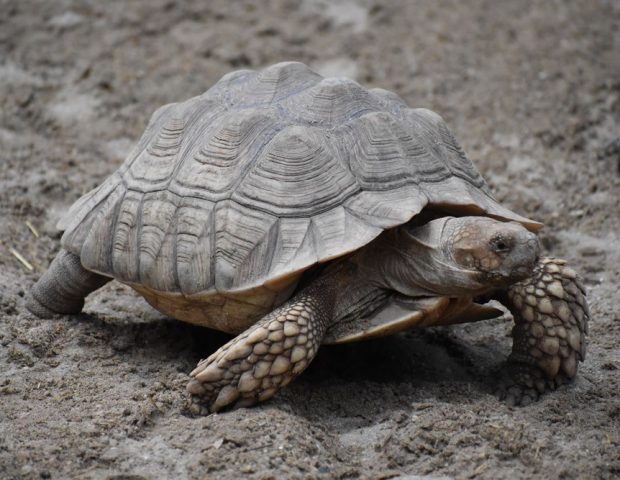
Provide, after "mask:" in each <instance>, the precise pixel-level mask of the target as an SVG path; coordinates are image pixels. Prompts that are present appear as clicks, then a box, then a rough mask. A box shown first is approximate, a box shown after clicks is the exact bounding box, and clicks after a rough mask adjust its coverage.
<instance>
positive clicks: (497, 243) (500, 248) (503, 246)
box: [491, 236, 512, 253]
mask: <svg viewBox="0 0 620 480" xmlns="http://www.w3.org/2000/svg"><path fill="white" fill-rule="evenodd" d="M511 244H512V242H511V241H510V240H509V239H507V238H504V237H501V236H497V237H493V239H492V240H491V247H492V248H493V251H494V252H496V253H508V252H509V251H510V250H511V247H512V245H511Z"/></svg>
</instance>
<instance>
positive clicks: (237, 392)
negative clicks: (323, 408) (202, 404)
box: [187, 290, 331, 412]
mask: <svg viewBox="0 0 620 480" xmlns="http://www.w3.org/2000/svg"><path fill="white" fill-rule="evenodd" d="M324 300H325V298H324V297H321V296H319V295H317V294H316V293H313V291H312V290H310V291H307V292H306V293H304V292H302V293H300V294H299V295H298V296H297V297H295V298H294V299H293V300H291V301H289V302H288V303H286V304H285V305H284V306H282V307H280V308H278V309H276V310H274V311H273V312H271V313H270V314H268V315H267V316H265V317H263V318H262V319H261V320H260V321H258V322H257V323H256V324H255V325H253V326H252V327H251V328H249V329H248V330H246V331H245V332H243V333H242V334H241V335H239V336H238V337H236V338H234V339H232V340H231V341H230V342H228V343H227V344H226V345H224V346H223V347H222V348H220V349H219V350H218V351H216V352H215V353H214V354H213V355H211V356H210V357H209V358H207V359H206V360H201V361H200V363H199V364H198V367H196V369H195V370H194V371H192V372H191V374H190V376H191V377H193V378H192V380H191V381H190V382H189V384H188V385H187V390H188V391H189V392H190V393H191V394H194V395H197V396H201V397H203V398H205V399H206V400H207V402H208V403H209V408H210V410H211V411H213V412H217V411H218V410H221V409H222V408H223V407H225V406H227V405H231V404H233V403H234V402H237V405H238V406H250V405H253V404H254V403H256V402H261V401H263V400H267V399H268V398H271V397H272V396H273V395H274V394H275V393H276V392H277V391H278V390H280V389H281V388H282V387H284V386H285V385H287V384H288V383H290V382H291V381H292V380H293V379H294V378H295V377H297V375H299V374H300V373H301V372H302V371H303V370H304V369H305V368H306V367H307V366H308V364H309V363H310V362H311V361H312V359H313V358H314V357H315V355H316V353H317V350H318V348H319V345H320V344H321V341H322V339H323V335H324V334H325V331H326V330H327V327H328V325H329V323H330V320H331V313H330V312H329V310H330V308H329V306H328V305H326V302H325V301H324Z"/></svg>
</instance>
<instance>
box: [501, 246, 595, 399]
mask: <svg viewBox="0 0 620 480" xmlns="http://www.w3.org/2000/svg"><path fill="white" fill-rule="evenodd" d="M565 264H566V262H565V261H564V260H560V259H554V258H544V259H542V260H541V261H540V263H539V264H538V265H537V267H536V268H535V270H534V274H533V275H532V276H531V277H530V278H528V279H526V280H524V281H522V282H519V283H517V284H515V285H513V286H512V287H510V288H509V290H508V292H507V300H508V302H507V303H508V305H507V306H508V307H509V308H510V310H511V311H512V313H513V316H514V319H515V326H514V328H513V331H512V336H513V342H514V343H513V348H512V353H511V355H510V357H509V359H508V365H507V367H508V374H509V380H508V382H507V383H506V384H505V385H503V386H502V391H501V392H500V396H502V397H504V398H505V400H506V401H507V402H508V403H510V404H513V405H519V404H523V405H525V404H528V403H530V402H532V401H535V400H537V399H538V397H539V395H540V394H542V393H544V392H545V391H548V390H553V389H555V388H557V387H558V386H560V385H562V384H563V383H566V382H568V381H570V380H571V379H572V378H574V377H575V375H576V374H577V364H578V363H579V362H580V361H582V360H584V358H585V353H586V352H585V349H586V338H585V337H586V335H587V333H588V320H589V316H590V314H589V311H588V304H587V301H586V298H585V291H584V289H583V286H582V285H581V283H580V282H579V280H578V279H577V275H576V274H575V272H574V271H573V270H572V269H571V268H568V267H567V266H566V265H565Z"/></svg>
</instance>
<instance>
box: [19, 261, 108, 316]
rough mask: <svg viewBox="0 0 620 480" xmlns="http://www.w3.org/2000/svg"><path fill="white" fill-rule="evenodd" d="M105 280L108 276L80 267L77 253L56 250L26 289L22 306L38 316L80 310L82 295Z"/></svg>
mask: <svg viewBox="0 0 620 480" xmlns="http://www.w3.org/2000/svg"><path fill="white" fill-rule="evenodd" d="M109 281H110V278H107V277H104V276H102V275H99V274H97V273H94V272H90V271H88V270H86V269H85V268H84V267H82V264H81V262H80V257H78V256H77V255H74V254H73V253H70V252H67V251H66V250H60V251H59V252H58V254H57V255H56V258H54V260H53V261H52V263H51V264H50V266H49V268H48V269H47V271H46V272H45V273H44V274H43V276H42V277H41V278H40V279H39V281H38V282H37V283H35V284H34V286H33V287H32V290H30V293H29V295H28V298H27V301H26V308H28V310H30V311H31V312H32V313H34V314H35V315H36V316H38V317H40V318H50V317H53V316H54V315H58V314H72V313H80V312H81V311H82V307H83V306H84V298H85V297H86V296H87V295H88V294H89V293H91V292H93V291H95V290H97V289H98V288H100V287H102V286H103V285H105V284H106V283H107V282H109Z"/></svg>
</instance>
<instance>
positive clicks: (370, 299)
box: [27, 62, 589, 411]
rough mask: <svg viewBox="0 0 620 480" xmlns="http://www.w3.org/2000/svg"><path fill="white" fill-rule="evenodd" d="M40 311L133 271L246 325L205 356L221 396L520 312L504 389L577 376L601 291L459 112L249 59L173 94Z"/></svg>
mask: <svg viewBox="0 0 620 480" xmlns="http://www.w3.org/2000/svg"><path fill="white" fill-rule="evenodd" d="M58 227H59V229H61V230H62V231H64V234H63V235H62V240H61V250H60V251H59V253H58V254H57V256H56V257H55V259H54V260H53V261H52V263H51V265H50V267H49V269H48V270H47V271H46V272H45V273H44V274H43V276H42V277H41V278H40V280H39V281H38V282H37V283H36V284H35V285H34V286H33V288H32V290H31V292H30V294H29V298H28V301H27V307H28V309H29V310H30V311H31V312H33V313H34V314H36V315H38V316H40V317H50V316H53V315H57V314H74V313H78V312H80V311H81V310H82V308H83V305H84V298H85V297H86V295H88V294H89V293H90V292H92V291H94V290H95V289H98V288H99V287H101V286H102V285H104V284H105V283H106V282H108V281H109V280H110V279H112V278H114V279H116V280H118V281H120V282H122V283H125V284H127V285H129V286H131V287H133V289H135V290H136V291H137V292H138V293H139V294H141V295H142V296H144V298H145V299H146V300H147V301H148V302H149V303H150V304H151V305H152V306H153V307H155V308H156V309H157V310H159V311H161V312H163V313H164V314H166V315H168V316H170V317H173V318H176V319H178V320H183V321H185V322H190V323H192V324H196V325H201V326H205V327H210V328H212V329H217V330H221V331H224V332H228V333H230V334H234V335H237V336H236V337H235V338H233V339H232V340H230V341H229V342H228V343H226V344H225V345H224V346H223V347H221V348H220V349H219V350H217V351H216V352H215V353H213V354H212V355H210V356H209V357H208V358H206V359H204V360H201V361H200V362H199V363H198V366H197V368H196V369H195V370H194V371H192V372H191V374H190V376H191V381H190V382H189V384H188V386H187V390H188V391H189V392H190V394H192V395H194V396H197V397H202V400H200V401H202V402H205V403H206V404H208V406H209V408H210V409H211V410H212V411H218V410H220V409H222V408H224V407H226V406H233V405H236V406H249V405H252V404H254V403H256V402H259V401H263V400H266V399H268V398H270V397H272V396H273V395H274V394H275V393H276V392H277V391H278V390H279V389H281V388H282V387H284V386H285V385H287V384H288V383H289V382H290V381H291V380H293V379H294V378H295V377H296V376H298V375H299V374H300V373H301V372H302V371H303V370H304V369H305V368H306V367H307V366H308V364H309V363H310V362H311V361H312V359H313V358H314V357H315V355H316V354H317V350H318V348H319V346H320V345H321V344H330V343H344V342H351V341H355V340H361V339H366V338H370V337H375V336H381V335H387V334H392V333H395V332H400V331H403V330H406V329H410V328H412V327H417V326H428V325H447V324H454V323H459V322H467V321H475V320H483V319H490V318H495V317H498V316H500V315H502V314H503V313H504V312H503V311H502V310H501V309H498V308H496V307H494V306H493V305H492V304H489V300H491V299H498V300H499V301H500V302H502V303H503V304H504V306H505V307H507V308H508V309H509V310H510V311H511V312H512V315H513V318H514V320H515V325H514V328H513V337H514V340H513V350H512V353H511V355H510V356H509V358H508V362H507V370H506V371H507V372H508V375H506V378H508V379H509V380H508V381H506V382H504V383H503V384H502V385H503V387H502V392H503V394H502V395H503V397H504V398H505V399H506V400H507V401H508V402H509V403H512V404H525V403H529V402H531V401H533V400H536V399H537V398H538V396H539V394H541V393H543V392H545V391H547V390H552V389H554V388H556V387H557V386H558V385H560V384H563V383H564V382H566V381H568V380H570V379H572V378H573V377H574V376H575V375H576V372H577V365H578V362H580V361H582V360H583V359H584V356H585V336H586V334H587V321H588V318H589V313H588V306H587V303H586V298H585V292H584V289H583V287H582V285H581V283H580V282H579V279H578V278H577V275H576V273H575V272H574V270H572V269H571V268H570V267H569V266H567V265H566V262H565V261H564V260H561V259H553V258H545V257H541V252H540V244H539V240H538V238H537V235H536V233H537V232H538V231H539V229H540V228H541V227H542V224H541V223H539V222H536V221H534V220H530V219H528V218H525V217H523V216H521V215H518V214H517V213H514V212H512V211H510V210H508V209H507V208H504V207H502V206H501V205H500V204H499V203H498V202H497V201H496V200H495V199H494V197H493V195H492V193H491V192H490V189H489V186H488V185H487V183H486V182H485V180H484V179H483V178H482V177H481V175H480V173H479V172H478V171H477V169H476V168H475V167H474V165H473V164H472V163H471V161H470V160H469V159H468V158H467V157H466V156H465V154H464V152H463V150H462V149H461V147H460V146H459V144H458V143H457V141H456V140H455V138H454V137H453V135H452V134H451V133H450V131H449V129H448V127H447V126H446V124H445V122H444V121H443V120H442V118H441V117H440V116H439V115H437V114H436V113H434V112H432V111H430V110H427V109H423V108H409V107H408V106H407V104H406V103H405V102H404V101H403V100H402V99H401V98H400V97H399V96H398V95H396V94H394V93H391V92H389V91H386V90H383V89H378V88H373V89H366V88H364V87H362V86H360V85H359V84H358V83H356V82H355V81H353V80H350V79H346V78H323V77H322V76H320V75H319V74H317V73H315V72H314V71H312V70H311V69H310V68H308V67H307V66H305V65H304V64H302V63H297V62H285V63H278V64H276V65H273V66H270V67H268V68H265V69H263V70H261V71H253V70H240V71H235V72H232V73H229V74H227V75H225V76H224V77H223V78H221V79H220V80H219V81H218V82H217V83H216V84H215V85H214V86H213V87H212V88H210V89H209V90H207V91H206V92H205V93H204V94H202V95H200V96H197V97H194V98H191V99H189V100H186V101H184V102H181V103H173V104H169V105H165V106H163V107H161V108H159V109H158V110H157V111H155V113H154V114H153V115H152V117H151V119H150V122H149V124H148V126H147V128H146V131H145V132H144V134H143V136H142V138H141V140H139V142H138V144H137V146H136V147H135V148H134V149H133V151H132V152H131V153H130V154H129V156H128V157H127V159H126V161H125V162H124V163H123V164H122V166H121V167H120V168H119V169H118V171H116V172H115V173H113V174H112V175H111V176H110V177H109V178H107V180H105V181H104V182H103V183H102V184H101V185H100V186H99V187H97V188H95V189H94V190H92V191H91V192H89V193H87V194H86V195H84V196H83V197H82V198H80V199H79V200H78V201H77V202H76V203H75V204H74V205H73V206H72V207H71V208H70V209H69V211H68V213H67V214H66V215H65V216H64V217H63V218H62V219H61V220H60V222H59V224H58Z"/></svg>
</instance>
